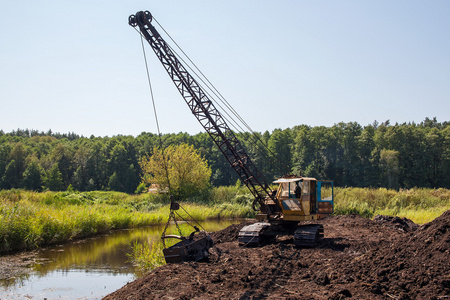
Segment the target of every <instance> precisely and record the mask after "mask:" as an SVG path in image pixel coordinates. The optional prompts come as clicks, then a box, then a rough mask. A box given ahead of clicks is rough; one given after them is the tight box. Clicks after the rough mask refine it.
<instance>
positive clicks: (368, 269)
mask: <svg viewBox="0 0 450 300" xmlns="http://www.w3.org/2000/svg"><path fill="white" fill-rule="evenodd" d="M319 222H320V223H322V224H323V225H324V228H325V239H324V240H323V241H322V242H321V243H320V244H319V245H318V246H317V247H315V248H296V247H295V246H294V245H293V244H292V238H289V237H283V238H280V239H278V240H277V241H276V242H275V243H273V244H269V245H265V246H263V247H260V248H242V247H239V245H238V242H237V233H238V232H239V230H240V228H242V227H243V226H244V225H245V224H240V225H233V226H230V227H228V228H226V229H224V230H222V231H219V232H215V233H212V234H211V236H212V237H213V239H214V240H215V246H214V247H213V248H211V249H210V254H211V255H210V259H209V261H208V262H201V263H196V262H188V263H182V264H177V265H166V266H163V267H161V268H158V269H156V270H154V271H152V272H150V273H149V274H147V275H146V276H144V277H142V278H139V279H137V280H136V281H134V282H131V283H129V284H128V285H126V286H124V287H123V288H122V289H120V290H118V291H116V292H114V293H112V294H110V295H108V296H107V297H105V299H193V298H194V299H272V298H274V299H275V298H278V299H345V298H353V299H440V298H443V297H446V296H448V295H449V294H450V275H449V274H450V259H449V257H450V255H449V254H450V253H449V249H450V236H449V230H448V229H449V222H450V211H447V212H446V213H444V214H443V215H442V216H441V217H439V218H437V219H436V220H434V221H433V222H431V223H428V224H426V225H424V226H421V227H418V226H417V225H415V224H414V225H412V224H410V221H407V220H403V221H401V222H399V221H398V220H394V219H389V218H387V219H386V218H381V217H380V218H379V219H377V220H367V219H363V218H361V217H359V216H357V215H350V216H333V217H328V218H326V219H323V220H320V221H319ZM397 224H400V229H401V230H399V228H397ZM413 228H417V229H415V230H414V229H413Z"/></svg>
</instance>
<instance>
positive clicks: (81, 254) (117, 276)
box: [0, 220, 240, 299]
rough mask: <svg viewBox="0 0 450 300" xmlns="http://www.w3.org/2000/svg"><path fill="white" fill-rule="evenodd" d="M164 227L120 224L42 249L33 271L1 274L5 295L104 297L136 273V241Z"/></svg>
mask: <svg viewBox="0 0 450 300" xmlns="http://www.w3.org/2000/svg"><path fill="white" fill-rule="evenodd" d="M235 223H240V221H238V220H229V221H223V220H222V221H208V222H202V223H201V226H202V227H203V228H204V229H205V230H206V231H210V232H211V231H217V230H221V229H223V228H225V227H227V226H229V225H231V224H235ZM163 229H164V227H163V226H151V227H144V228H135V229H127V230H117V231H113V232H111V233H108V234H104V235H100V236H96V237H93V238H89V239H85V240H80V241H75V242H72V243H68V244H64V245H58V246H54V247H51V248H48V249H43V250H40V251H37V252H36V257H35V258H34V261H35V262H34V263H33V264H31V265H30V273H29V274H28V275H25V276H23V277H21V278H10V279H8V280H0V299H45V298H47V299H101V298H102V297H104V296H106V295H107V294H109V293H111V292H113V291H115V290H117V289H119V288H121V287H122V286H124V285H125V284H126V283H128V282H130V281H133V280H134V279H135V278H136V275H135V269H134V267H133V265H132V263H131V262H130V258H129V256H128V255H129V254H130V253H131V248H132V246H131V245H132V244H133V243H134V242H141V243H143V242H149V243H152V242H153V241H156V240H159V238H160V236H161V233H162V231H163ZM169 230H172V231H174V230H175V227H174V226H171V227H170V229H169Z"/></svg>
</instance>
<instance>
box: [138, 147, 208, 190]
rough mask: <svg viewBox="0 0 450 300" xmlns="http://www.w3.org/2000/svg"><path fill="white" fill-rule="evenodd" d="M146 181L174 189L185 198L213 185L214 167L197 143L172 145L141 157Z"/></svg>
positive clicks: (159, 186) (148, 184)
mask: <svg viewBox="0 0 450 300" xmlns="http://www.w3.org/2000/svg"><path fill="white" fill-rule="evenodd" d="M140 166H141V169H142V172H143V176H142V179H143V182H144V183H145V184H146V185H147V186H151V185H152V184H153V185H155V186H157V187H158V189H159V190H161V191H164V190H166V189H171V191H170V192H172V193H173V194H174V195H177V196H179V197H181V198H186V197H189V196H192V195H194V194H196V193H199V192H200V191H203V190H205V189H207V188H208V187H209V180H210V178H211V168H210V167H209V166H208V163H207V162H206V160H205V159H204V158H202V157H201V156H200V154H199V153H198V151H197V150H195V149H194V147H193V146H189V145H187V144H180V145H177V146H172V145H170V146H169V147H167V148H166V149H164V150H161V149H159V148H155V149H154V152H153V155H152V156H147V157H144V158H143V159H142V160H141V161H140Z"/></svg>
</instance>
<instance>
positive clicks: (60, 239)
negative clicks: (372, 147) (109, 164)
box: [0, 186, 450, 254]
mask: <svg viewBox="0 0 450 300" xmlns="http://www.w3.org/2000/svg"><path fill="white" fill-rule="evenodd" d="M334 196H335V214H341V215H348V214H352V213H357V214H359V215H361V216H363V217H366V218H372V217H373V216H375V215H377V214H383V215H390V216H398V217H407V218H409V219H411V220H412V221H414V222H415V223H417V224H423V223H426V222H429V221H431V220H433V219H434V218H436V217H437V216H439V215H441V214H442V213H443V212H444V211H446V210H448V209H450V191H449V190H447V189H421V188H419V189H409V190H400V191H395V190H387V189H384V188H380V189H370V188H335V189H334ZM251 203H252V197H251V195H250V194H249V192H248V191H247V190H246V189H245V188H244V187H236V186H230V187H215V188H212V189H211V190H209V191H207V192H205V193H204V194H202V195H199V196H196V197H193V198H191V199H187V201H186V202H183V203H182V205H183V207H184V208H185V209H186V211H188V212H189V214H190V215H191V216H192V217H193V218H194V219H196V220H199V221H202V220H206V219H228V218H251V217H253V216H254V214H255V212H254V211H253V210H252V208H251ZM167 204H168V199H167V196H166V195H158V194H141V195H128V194H125V193H119V192H100V191H93V192H76V191H65V192H42V193H38V192H31V191H24V190H2V191H0V253H2V254H5V253H11V252H14V251H22V250H33V249H37V248H40V247H43V246H46V245H51V244H55V243H64V242H67V241H71V240H74V239H82V238H86V237H90V236H94V235H96V234H99V233H105V232H108V231H110V230H114V229H124V228H134V227H140V226H149V225H156V224H164V223H165V222H166V221H167V218H168V214H169V208H168V205H167ZM181 213H182V212H181ZM185 217H186V218H187V219H189V216H187V215H185Z"/></svg>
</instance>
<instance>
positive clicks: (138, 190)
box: [134, 182, 147, 194]
mask: <svg viewBox="0 0 450 300" xmlns="http://www.w3.org/2000/svg"><path fill="white" fill-rule="evenodd" d="M146 191H147V187H146V186H145V184H144V183H143V182H141V183H140V184H139V185H138V187H137V188H136V190H135V191H134V193H135V194H142V193H145V192H146Z"/></svg>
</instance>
